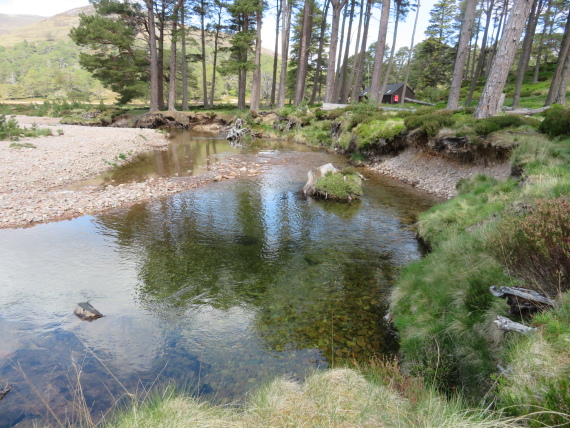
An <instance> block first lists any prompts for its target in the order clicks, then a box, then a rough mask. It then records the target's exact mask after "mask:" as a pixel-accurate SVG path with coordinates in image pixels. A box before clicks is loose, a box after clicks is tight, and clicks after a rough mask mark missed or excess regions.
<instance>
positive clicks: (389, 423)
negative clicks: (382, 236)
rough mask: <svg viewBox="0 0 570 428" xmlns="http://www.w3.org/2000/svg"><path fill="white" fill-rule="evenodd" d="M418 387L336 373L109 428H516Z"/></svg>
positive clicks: (123, 419)
mask: <svg viewBox="0 0 570 428" xmlns="http://www.w3.org/2000/svg"><path fill="white" fill-rule="evenodd" d="M417 388H422V387H420V386H418V385H415V386H414V397H413V399H410V398H409V397H408V396H407V395H406V394H407V393H410V392H412V391H410V390H408V391H401V392H399V391H397V390H396V388H395V385H393V384H391V383H390V380H389V379H387V378H386V377H384V376H382V375H381V374H379V373H378V370H376V368H375V367H374V366H372V367H370V368H369V369H368V370H367V373H365V374H362V373H359V372H358V371H355V370H351V369H332V370H327V371H325V372H320V373H316V374H313V375H312V376H310V377H309V378H308V379H306V380H305V382H303V383H298V382H293V381H291V380H289V379H287V378H281V379H277V380H275V381H273V382H271V383H270V384H268V385H266V386H264V387H262V388H260V389H259V390H258V391H257V392H255V393H253V394H252V395H251V396H250V397H249V398H248V399H247V401H246V403H245V404H244V406H243V407H241V408H234V407H222V406H213V405H209V404H206V403H201V402H199V401H198V400H197V399H194V398H188V397H184V396H177V395H175V394H167V395H165V396H161V397H157V398H155V399H153V400H151V401H150V402H149V403H147V404H139V405H136V406H134V407H132V408H130V409H127V410H126V411H124V412H121V414H119V415H118V416H117V417H116V418H115V419H114V420H113V421H112V423H111V424H110V425H109V426H113V427H117V428H123V427H124V428H126V427H137V428H139V427H140V428H143V427H144V428H146V427H148V428H150V427H166V426H168V427H170V428H177V427H189V426H200V427H292V428H293V427H325V426H326V427H350V426H359V427H379V426H380V427H382V426H385V427H402V428H404V427H449V428H451V427H453V428H462V427H465V428H468V427H473V428H478V427H481V428H483V427H505V428H506V427H514V426H518V425H516V420H515V419H506V418H503V417H501V415H499V414H495V413H492V412H488V413H485V412H482V411H476V410H469V409H466V408H465V406H464V404H463V403H462V402H461V401H460V400H459V399H454V400H447V399H445V398H444V397H441V396H440V395H438V394H437V393H435V392H434V391H432V390H429V389H422V390H421V391H417V390H416V389H417Z"/></svg>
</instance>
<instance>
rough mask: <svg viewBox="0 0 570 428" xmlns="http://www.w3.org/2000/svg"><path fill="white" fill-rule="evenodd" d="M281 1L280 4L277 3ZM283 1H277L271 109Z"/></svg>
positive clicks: (273, 98)
mask: <svg viewBox="0 0 570 428" xmlns="http://www.w3.org/2000/svg"><path fill="white" fill-rule="evenodd" d="M280 1H281V3H279V2H280ZM283 1H284V0H277V14H276V19H275V49H274V53H273V76H272V79H271V107H275V92H276V90H277V60H278V56H277V50H278V49H279V19H281V10H282V7H283V6H282V3H283Z"/></svg>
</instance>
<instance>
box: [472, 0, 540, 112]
mask: <svg viewBox="0 0 570 428" xmlns="http://www.w3.org/2000/svg"><path fill="white" fill-rule="evenodd" d="M531 6H532V1H531V0H516V1H515V3H514V5H513V10H512V11H511V14H510V16H509V19H508V21H507V24H506V25H505V32H504V33H503V37H501V41H500V42H499V45H498V46H497V53H496V55H495V60H494V61H493V64H492V65H491V69H490V71H489V77H488V78H487V82H486V83H485V87H484V88H483V92H482V93H481V98H480V99H479V104H478V105H477V108H476V109H475V113H474V115H473V116H474V117H476V118H477V119H483V118H486V117H490V116H494V115H496V114H497V113H498V112H499V111H500V110H501V107H502V106H501V105H500V104H501V100H502V97H501V94H502V92H503V88H504V87H505V83H506V81H507V75H508V74H509V68H510V67H511V64H512V63H513V60H514V57H515V54H516V50H517V45H518V43H516V42H518V41H519V40H520V38H521V35H522V32H523V29H524V25H525V22H526V20H527V18H528V16H529V12H530V8H531Z"/></svg>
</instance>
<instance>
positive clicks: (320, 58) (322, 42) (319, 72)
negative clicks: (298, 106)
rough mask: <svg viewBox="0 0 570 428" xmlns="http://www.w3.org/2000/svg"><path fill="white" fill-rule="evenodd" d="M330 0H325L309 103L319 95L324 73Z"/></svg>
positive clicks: (312, 102)
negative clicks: (318, 91) (324, 50)
mask: <svg viewBox="0 0 570 428" xmlns="http://www.w3.org/2000/svg"><path fill="white" fill-rule="evenodd" d="M330 4H331V2H330V0H325V11H324V13H323V19H322V21H321V32H320V36H319V53H318V54H317V70H316V71H315V79H314V80H313V91H312V93H311V99H310V101H309V104H314V103H315V99H316V97H317V88H318V87H319V84H320V81H321V75H322V69H323V65H322V61H323V48H324V46H325V31H326V29H327V14H328V11H329V5H330Z"/></svg>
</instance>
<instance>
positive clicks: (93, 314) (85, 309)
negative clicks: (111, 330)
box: [73, 302, 103, 321]
mask: <svg viewBox="0 0 570 428" xmlns="http://www.w3.org/2000/svg"><path fill="white" fill-rule="evenodd" d="M73 313H74V314H75V315H77V316H78V317H79V318H81V319H82V320H83V321H94V320H96V319H98V318H102V317H103V314H102V313H101V312H99V311H98V310H97V309H95V308H94V307H93V306H92V305H91V303H89V302H82V303H78V304H77V307H76V308H75V310H74V311H73Z"/></svg>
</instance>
